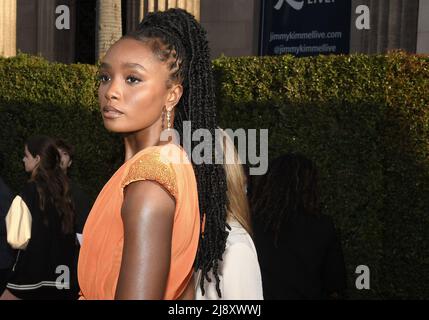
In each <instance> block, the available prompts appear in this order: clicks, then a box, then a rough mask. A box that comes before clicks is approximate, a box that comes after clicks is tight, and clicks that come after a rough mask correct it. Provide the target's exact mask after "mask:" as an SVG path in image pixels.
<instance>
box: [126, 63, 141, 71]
mask: <svg viewBox="0 0 429 320" xmlns="http://www.w3.org/2000/svg"><path fill="white" fill-rule="evenodd" d="M121 67H123V68H130V69H142V70H144V71H147V70H146V68H145V67H143V66H142V65H141V64H138V63H131V62H127V63H123V64H122V65H121Z"/></svg>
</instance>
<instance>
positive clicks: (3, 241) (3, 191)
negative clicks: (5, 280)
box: [0, 177, 14, 269]
mask: <svg viewBox="0 0 429 320" xmlns="http://www.w3.org/2000/svg"><path fill="white" fill-rule="evenodd" d="M12 200H13V194H12V192H11V191H10V189H9V188H8V186H7V185H6V184H5V183H4V181H3V179H2V178H1V177H0V269H8V268H9V267H11V265H12V263H13V257H14V253H13V252H14V251H13V250H12V249H11V248H10V246H9V244H8V243H7V234H6V222H5V218H6V215H7V212H8V211H9V207H10V205H11V204H12Z"/></svg>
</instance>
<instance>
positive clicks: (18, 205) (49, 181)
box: [2, 136, 78, 300]
mask: <svg viewBox="0 0 429 320" xmlns="http://www.w3.org/2000/svg"><path fill="white" fill-rule="evenodd" d="M23 161H24V165H25V171H26V172H28V173H30V174H31V178H30V180H29V182H27V184H26V185H25V187H24V188H23V190H22V192H21V193H20V194H19V195H18V196H17V197H16V198H15V199H14V200H13V202H12V205H11V208H10V209H9V212H8V217H7V218H6V221H8V218H10V215H17V216H18V217H24V216H27V217H28V216H31V220H30V228H31V236H30V238H29V239H28V240H27V241H26V243H16V242H15V241H14V238H12V237H10V236H11V235H10V232H11V228H8V241H9V243H10V244H11V245H12V246H14V247H15V248H17V249H20V250H19V252H18V255H17V259H16V262H15V265H14V266H13V272H12V275H11V278H10V279H9V280H8V283H7V289H6V290H5V292H4V294H3V296H2V299H17V298H18V299H31V300H39V299H76V298H77V297H78V289H77V281H76V277H77V270H76V263H77V244H76V235H75V230H74V219H75V213H74V208H73V205H72V201H71V195H70V190H69V183H68V179H67V177H66V175H65V174H64V173H63V171H62V170H61V167H60V154H59V153H58V150H57V147H56V145H55V141H54V140H53V139H51V138H49V137H46V136H34V137H31V138H29V139H28V140H27V142H26V144H25V155H24V158H23ZM19 220H20V219H19V218H18V219H15V222H18V221H19ZM22 220H23V219H21V223H22V222H23V221H22ZM6 224H8V223H7V222H6ZM23 228H24V226H22V227H20V228H18V229H20V230H21V231H22V229H23ZM11 240H12V241H11ZM17 246H19V247H17Z"/></svg>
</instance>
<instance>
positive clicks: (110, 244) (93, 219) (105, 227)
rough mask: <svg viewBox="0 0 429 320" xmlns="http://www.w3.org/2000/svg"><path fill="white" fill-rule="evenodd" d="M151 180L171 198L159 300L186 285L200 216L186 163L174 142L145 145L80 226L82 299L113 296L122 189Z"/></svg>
mask: <svg viewBox="0 0 429 320" xmlns="http://www.w3.org/2000/svg"><path fill="white" fill-rule="evenodd" d="M139 180H151V181H156V182H157V183H159V184H160V185H162V186H163V187H164V188H165V190H167V191H168V192H169V193H170V194H171V195H172V196H173V197H174V199H175V203H176V209H175V213H174V222H173V234H172V243H171V260H170V271H169V275H168V280H167V287H166V291H165V296H164V299H167V300H172V299H177V298H179V297H180V295H181V294H182V293H183V292H184V290H185V289H186V286H187V284H188V282H189V280H190V277H191V275H192V271H193V264H194V260H195V256H196V252H197V247H198V240H199V232H200V215H199V208H198V192H197V183H196V180H195V174H194V170H193V168H192V164H191V163H190V161H189V159H188V158H187V155H186V153H185V152H184V150H183V149H182V148H180V147H178V146H177V145H174V144H167V145H165V146H153V147H149V148H146V149H144V150H142V151H140V152H138V153H137V154H136V155H134V156H133V157H132V158H131V159H129V160H128V161H126V162H125V163H124V164H123V165H122V166H121V167H120V168H119V169H118V170H117V171H116V172H115V174H114V175H113V176H112V177H111V178H110V180H109V181H108V182H107V184H106V185H105V186H104V188H103V190H102V191H101V192H100V194H99V195H98V197H97V200H96V201H95V203H94V206H93V207H92V210H91V212H90V214H89V216H88V219H87V222H86V224H85V228H84V230H83V242H82V247H81V250H80V255H79V265H78V276H79V285H80V288H81V294H82V298H83V299H91V300H92V299H106V300H109V299H114V297H115V292H116V286H117V283H118V278H119V271H120V267H121V260H122V249H123V244H124V229H123V224H122V218H121V207H122V202H123V199H124V197H123V191H124V188H125V187H126V186H127V185H128V184H130V183H132V182H135V181H139Z"/></svg>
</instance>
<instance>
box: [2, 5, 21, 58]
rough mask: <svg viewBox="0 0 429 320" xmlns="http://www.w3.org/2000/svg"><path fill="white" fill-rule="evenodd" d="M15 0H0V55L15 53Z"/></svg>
mask: <svg viewBox="0 0 429 320" xmlns="http://www.w3.org/2000/svg"><path fill="white" fill-rule="evenodd" d="M16 10H17V8H16V0H2V1H1V2H0V56H4V57H11V56H15V55H16Z"/></svg>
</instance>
